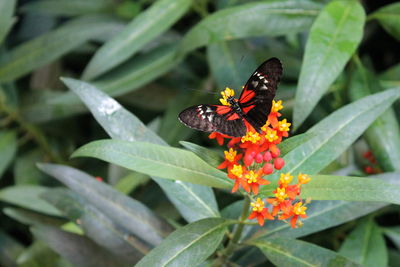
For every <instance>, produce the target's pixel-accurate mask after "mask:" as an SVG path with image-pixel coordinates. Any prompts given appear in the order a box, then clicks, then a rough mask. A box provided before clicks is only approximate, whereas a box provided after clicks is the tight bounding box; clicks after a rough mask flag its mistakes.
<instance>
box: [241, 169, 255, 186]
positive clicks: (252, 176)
mask: <svg viewBox="0 0 400 267" xmlns="http://www.w3.org/2000/svg"><path fill="white" fill-rule="evenodd" d="M244 177H245V178H246V179H247V182H248V183H249V184H251V183H257V180H258V175H257V173H255V172H254V171H249V172H248V173H247V174H246V175H245V176H244Z"/></svg>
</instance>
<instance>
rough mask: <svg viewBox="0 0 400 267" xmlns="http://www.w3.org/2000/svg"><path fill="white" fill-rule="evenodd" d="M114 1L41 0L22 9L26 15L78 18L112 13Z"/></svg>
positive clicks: (29, 3)
mask: <svg viewBox="0 0 400 267" xmlns="http://www.w3.org/2000/svg"><path fill="white" fill-rule="evenodd" d="M111 8H112V0H85V1H81V0H56V1H54V0H41V1H35V2H28V3H27V4H25V5H23V6H22V7H21V8H20V11H22V12H26V13H40V14H48V15H55V16H78V15H85V14H94V13H101V12H106V11H110V10H111Z"/></svg>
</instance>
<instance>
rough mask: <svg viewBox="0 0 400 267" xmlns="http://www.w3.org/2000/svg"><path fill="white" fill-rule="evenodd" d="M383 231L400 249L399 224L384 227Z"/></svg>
mask: <svg viewBox="0 0 400 267" xmlns="http://www.w3.org/2000/svg"><path fill="white" fill-rule="evenodd" d="M382 230H383V233H384V234H385V235H386V236H387V237H388V238H389V239H390V240H391V241H392V242H393V244H394V245H395V246H396V247H397V249H400V226H392V227H385V228H383V229H382Z"/></svg>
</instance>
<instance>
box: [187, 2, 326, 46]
mask: <svg viewBox="0 0 400 267" xmlns="http://www.w3.org/2000/svg"><path fill="white" fill-rule="evenodd" d="M319 8H320V5H318V4H315V3H312V2H309V1H302V2H301V3H299V2H293V1H289V0H285V1H268V2H258V3H248V4H244V5H240V6H237V7H232V8H226V9H223V10H220V11H217V12H215V13H213V14H212V15H210V16H207V17H206V18H205V19H203V20H202V21H200V22H199V23H198V24H197V25H195V26H194V27H193V28H192V29H191V30H190V31H189V32H188V33H187V34H186V36H185V37H184V39H183V41H182V49H181V50H180V52H181V53H182V54H186V53H187V52H189V51H191V50H193V49H196V48H198V47H201V46H203V45H206V44H211V43H214V42H218V41H223V40H232V39H238V38H246V37H252V36H265V35H269V36H276V35H286V34H290V33H298V32H302V31H306V30H307V29H308V28H309V27H310V26H311V23H312V21H313V20H314V18H315V16H316V15H317V14H318V12H319Z"/></svg>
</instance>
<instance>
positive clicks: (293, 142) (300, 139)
mask: <svg viewBox="0 0 400 267" xmlns="http://www.w3.org/2000/svg"><path fill="white" fill-rule="evenodd" d="M314 136H315V134H313V133H303V134H298V135H295V136H292V137H290V138H287V139H285V140H284V141H283V142H282V143H280V144H278V148H279V150H280V151H281V154H280V156H281V157H283V156H285V155H286V154H287V153H289V152H290V151H292V150H293V149H295V148H296V147H298V146H300V145H302V144H303V143H305V142H307V141H308V140H310V139H311V138H312V137H314Z"/></svg>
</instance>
